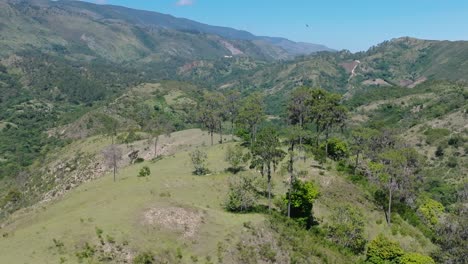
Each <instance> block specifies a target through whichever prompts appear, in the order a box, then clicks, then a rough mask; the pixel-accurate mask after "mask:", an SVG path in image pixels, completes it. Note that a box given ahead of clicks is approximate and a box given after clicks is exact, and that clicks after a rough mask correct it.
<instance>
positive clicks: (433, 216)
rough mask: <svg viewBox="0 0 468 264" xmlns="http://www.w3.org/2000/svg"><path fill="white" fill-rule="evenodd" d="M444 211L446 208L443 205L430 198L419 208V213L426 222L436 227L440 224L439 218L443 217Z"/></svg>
mask: <svg viewBox="0 0 468 264" xmlns="http://www.w3.org/2000/svg"><path fill="white" fill-rule="evenodd" d="M444 210H445V208H444V206H443V205H442V204H441V203H439V202H438V201H435V200H432V199H430V198H426V199H424V201H423V203H422V204H421V205H420V206H419V208H418V213H419V215H420V216H421V217H422V219H423V220H424V222H426V223H427V224H430V225H432V226H434V225H436V224H437V223H438V222H439V217H440V216H441V215H442V213H443V212H444Z"/></svg>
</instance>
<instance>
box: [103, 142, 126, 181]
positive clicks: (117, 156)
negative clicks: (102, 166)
mask: <svg viewBox="0 0 468 264" xmlns="http://www.w3.org/2000/svg"><path fill="white" fill-rule="evenodd" d="M102 154H103V155H104V160H105V163H106V164H107V166H108V167H111V168H112V169H113V174H114V182H115V175H116V173H117V166H118V163H119V161H120V160H121V159H122V150H121V149H120V148H119V147H118V146H117V145H114V144H112V145H110V146H108V147H107V148H105V149H104V150H103V151H102Z"/></svg>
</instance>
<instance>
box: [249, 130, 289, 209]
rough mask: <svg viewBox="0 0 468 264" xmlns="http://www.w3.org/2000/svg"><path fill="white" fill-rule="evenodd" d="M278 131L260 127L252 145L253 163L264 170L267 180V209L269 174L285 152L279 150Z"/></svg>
mask: <svg viewBox="0 0 468 264" xmlns="http://www.w3.org/2000/svg"><path fill="white" fill-rule="evenodd" d="M280 147H281V142H280V140H279V136H278V133H277V132H276V130H274V129H273V128H271V127H266V128H264V129H262V130H261V131H260V132H259V133H258V135H257V139H256V140H255V142H254V144H253V146H252V150H251V152H252V157H253V164H254V165H256V166H260V167H261V169H262V171H263V170H266V174H267V181H268V210H270V209H271V175H272V171H274V170H275V168H276V167H277V165H278V164H279V162H281V160H282V159H283V158H284V156H285V152H284V151H283V150H281V148H280Z"/></svg>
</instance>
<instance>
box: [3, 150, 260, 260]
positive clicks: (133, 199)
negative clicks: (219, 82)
mask: <svg viewBox="0 0 468 264" xmlns="http://www.w3.org/2000/svg"><path fill="white" fill-rule="evenodd" d="M223 148H224V146H215V147H212V148H210V150H209V157H210V160H216V162H213V163H211V164H210V169H211V170H213V172H214V173H213V174H212V175H208V176H202V177H201V176H193V175H192V174H191V164H190V160H189V157H188V154H187V152H185V151H184V152H181V153H177V154H176V155H174V156H168V157H165V158H164V159H163V160H160V161H158V162H155V163H143V164H140V165H135V166H131V167H127V168H125V169H123V170H121V171H120V173H119V175H118V181H117V182H115V183H114V182H112V177H111V176H110V175H108V176H106V177H103V178H101V179H98V180H96V181H93V182H90V183H86V184H84V185H82V186H80V187H79V188H77V189H76V190H74V191H72V192H70V193H69V194H67V195H66V196H65V197H64V198H63V199H62V200H60V201H58V202H55V203H53V204H50V205H47V206H45V207H42V208H37V209H35V210H34V211H31V212H29V213H25V214H23V215H21V217H19V218H17V219H15V221H14V222H13V223H11V224H9V225H7V226H5V227H4V228H2V229H1V232H2V233H3V234H4V237H2V238H0V263H58V262H59V259H60V257H65V258H66V259H67V262H66V263H75V262H77V260H78V259H77V258H76V257H75V256H73V253H74V252H75V251H76V250H77V248H80V247H82V246H83V245H84V243H85V242H95V243H96V242H97V236H96V232H95V229H96V227H98V228H100V229H102V230H103V232H104V234H109V235H110V236H112V237H114V238H115V240H116V241H126V242H128V246H129V247H130V248H131V249H132V252H140V251H142V250H145V249H148V250H150V249H151V250H155V249H164V248H181V250H182V252H183V254H184V256H185V255H187V256H191V255H197V256H209V255H212V256H213V257H214V256H215V250H216V245H217V243H218V242H220V241H222V240H223V239H224V238H225V236H227V235H228V234H229V233H232V232H233V231H235V230H236V229H240V228H241V227H242V223H244V222H246V221H252V222H258V221H260V220H261V219H262V216H260V215H257V214H246V215H235V214H230V213H227V212H224V211H223V209H222V207H221V204H222V201H223V199H224V194H225V193H226V189H227V184H226V180H227V175H226V174H225V173H224V172H222V171H223V170H224V168H225V167H226V166H225V164H224V163H223V162H222V161H220V160H219V159H217V158H215V157H219V156H223V155H224V153H223V152H224V150H223ZM144 165H148V166H149V167H150V169H151V172H152V173H151V175H150V176H149V177H147V178H139V177H137V174H138V170H139V169H140V167H142V166H144ZM178 208H182V210H178ZM151 209H154V210H161V212H168V213H181V214H182V215H181V216H180V215H179V216H177V217H179V222H180V223H176V224H175V225H178V224H179V225H185V224H187V225H191V224H193V225H194V226H189V227H186V226H182V229H181V228H179V226H175V227H174V226H172V227H170V226H165V225H164V224H161V225H160V224H158V223H155V224H153V225H149V224H148V223H146V221H145V219H144V218H145V216H144V215H145V211H147V210H151ZM191 212H196V214H199V215H201V216H202V220H201V222H200V223H192V222H191V219H190V217H191V216H192V215H193V214H191ZM184 214H187V215H184ZM157 220H160V221H161V222H164V221H165V220H167V219H164V218H161V219H157ZM184 228H185V229H187V228H188V229H190V230H192V229H193V233H194V234H193V235H192V236H189V237H187V236H185V235H184V233H185V232H184ZM234 233H235V232H234ZM53 239H57V240H59V241H61V242H63V243H64V253H63V254H59V253H58V252H57V250H56V249H55V247H54V243H53ZM187 259H188V257H187Z"/></svg>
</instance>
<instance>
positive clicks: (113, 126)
mask: <svg viewBox="0 0 468 264" xmlns="http://www.w3.org/2000/svg"><path fill="white" fill-rule="evenodd" d="M101 120H102V124H103V131H102V132H103V134H104V135H107V136H110V137H111V141H112V145H114V138H115V137H116V136H117V127H118V126H119V122H118V121H117V120H116V119H114V118H112V117H110V116H107V115H103V116H102V117H101Z"/></svg>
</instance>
